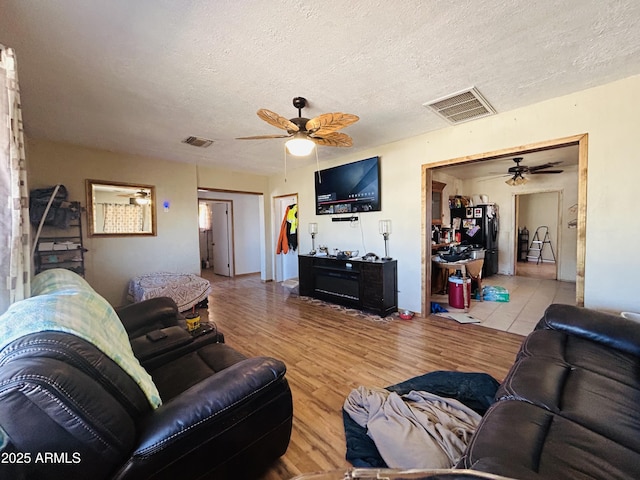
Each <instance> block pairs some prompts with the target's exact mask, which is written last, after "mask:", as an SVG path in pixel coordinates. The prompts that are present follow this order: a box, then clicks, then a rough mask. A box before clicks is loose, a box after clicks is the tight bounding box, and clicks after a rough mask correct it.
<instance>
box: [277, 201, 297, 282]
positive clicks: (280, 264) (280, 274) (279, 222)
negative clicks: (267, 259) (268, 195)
mask: <svg viewBox="0 0 640 480" xmlns="http://www.w3.org/2000/svg"><path fill="white" fill-rule="evenodd" d="M289 197H295V199H296V201H295V203H296V204H297V203H298V199H299V196H298V193H297V192H295V193H288V194H286V195H276V196H274V197H272V206H271V208H272V211H273V215H272V218H273V245H276V244H277V243H278V237H279V236H280V228H281V226H282V220H283V218H282V216H281V215H280V209H279V202H280V200H282V199H284V198H289ZM299 213H300V208H298V214H299ZM299 235H300V217H298V236H299ZM294 253H295V255H296V258H297V256H298V251H297V250H295V252H294ZM283 263H284V258H280V256H279V255H277V254H276V252H275V248H274V250H273V272H272V275H273V279H274V280H275V281H276V282H282V281H284V280H286V279H285V278H281V277H284V274H283V271H284V267H283Z"/></svg>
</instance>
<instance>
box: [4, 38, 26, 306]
mask: <svg viewBox="0 0 640 480" xmlns="http://www.w3.org/2000/svg"><path fill="white" fill-rule="evenodd" d="M0 202H2V204H1V205H2V206H0V242H1V245H2V246H1V247H0V314H1V313H4V311H5V310H6V309H7V308H8V307H9V305H10V304H12V303H14V302H16V301H18V300H22V299H23V298H27V297H29V295H30V294H31V255H30V253H31V252H30V248H29V247H30V243H31V227H30V225H29V190H28V187H27V166H26V159H25V153H24V140H23V133H22V113H21V110H20V92H19V89H18V73H17V65H16V58H15V52H14V50H13V49H11V48H7V47H4V46H3V45H0Z"/></svg>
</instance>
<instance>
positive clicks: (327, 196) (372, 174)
mask: <svg viewBox="0 0 640 480" xmlns="http://www.w3.org/2000/svg"><path fill="white" fill-rule="evenodd" d="M315 178H316V214H317V215H333V214H339V213H358V212H378V211H380V159H379V157H372V158H367V159H365V160H360V161H358V162H352V163H347V164H344V165H338V166H337V167H332V168H327V169H325V170H321V171H320V172H319V174H318V172H316V174H315Z"/></svg>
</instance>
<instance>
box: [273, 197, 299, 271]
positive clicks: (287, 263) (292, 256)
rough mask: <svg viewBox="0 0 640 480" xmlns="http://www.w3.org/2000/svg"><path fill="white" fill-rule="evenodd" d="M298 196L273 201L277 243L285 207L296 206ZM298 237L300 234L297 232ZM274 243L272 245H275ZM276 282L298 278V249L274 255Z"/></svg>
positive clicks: (285, 210)
mask: <svg viewBox="0 0 640 480" xmlns="http://www.w3.org/2000/svg"><path fill="white" fill-rule="evenodd" d="M297 203H298V196H297V195H289V196H287V197H279V198H276V199H275V213H276V218H275V222H276V225H275V232H276V238H275V241H276V242H277V241H278V237H279V235H280V228H281V226H282V221H283V219H284V216H285V214H286V212H287V207H289V206H291V205H297ZM298 235H300V232H298ZM276 242H274V244H275V243H276ZM275 265H276V282H283V281H285V280H288V279H289V278H296V277H297V276H298V249H297V248H296V250H293V249H291V248H290V249H289V253H287V254H284V253H280V254H278V255H276V261H275Z"/></svg>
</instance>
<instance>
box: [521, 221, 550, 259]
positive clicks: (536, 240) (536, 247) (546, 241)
mask: <svg viewBox="0 0 640 480" xmlns="http://www.w3.org/2000/svg"><path fill="white" fill-rule="evenodd" d="M543 232H544V237H543V239H542V240H540V235H541V234H542V233H543ZM545 245H549V250H551V257H552V258H553V260H549V259H544V258H543V257H542V253H543V251H544V246H545ZM530 260H535V261H536V265H538V264H539V263H540V262H551V263H556V254H555V253H553V246H552V245H551V238H550V237H549V227H546V226H544V225H543V226H541V227H538V228H536V232H535V233H534V234H533V239H532V240H531V245H529V251H528V252H527V261H530Z"/></svg>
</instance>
